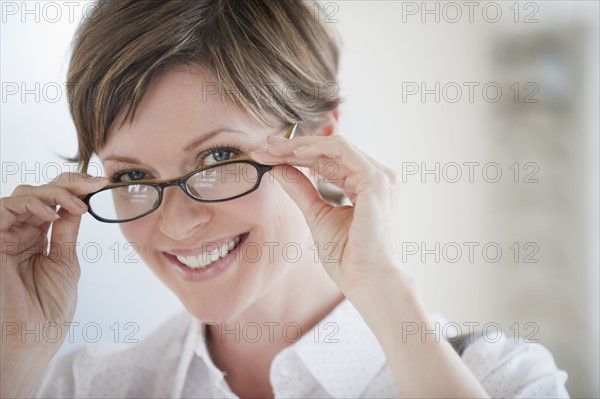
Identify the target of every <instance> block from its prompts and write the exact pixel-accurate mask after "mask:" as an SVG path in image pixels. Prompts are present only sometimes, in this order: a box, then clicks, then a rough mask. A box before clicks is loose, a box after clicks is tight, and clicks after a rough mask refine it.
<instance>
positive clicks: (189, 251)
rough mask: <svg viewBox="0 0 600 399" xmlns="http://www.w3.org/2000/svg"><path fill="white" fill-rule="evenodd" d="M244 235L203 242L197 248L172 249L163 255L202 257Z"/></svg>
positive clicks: (239, 234)
mask: <svg viewBox="0 0 600 399" xmlns="http://www.w3.org/2000/svg"><path fill="white" fill-rule="evenodd" d="M244 234H248V233H238V234H234V235H232V236H229V237H225V238H220V239H218V240H214V241H206V242H203V243H202V245H199V246H197V247H193V248H184V249H173V250H169V251H165V253H166V254H169V255H173V256H202V255H204V254H205V253H207V252H213V251H214V250H215V249H218V248H220V247H221V246H222V245H223V244H227V243H229V241H231V240H233V239H234V238H235V237H238V236H243V235H244Z"/></svg>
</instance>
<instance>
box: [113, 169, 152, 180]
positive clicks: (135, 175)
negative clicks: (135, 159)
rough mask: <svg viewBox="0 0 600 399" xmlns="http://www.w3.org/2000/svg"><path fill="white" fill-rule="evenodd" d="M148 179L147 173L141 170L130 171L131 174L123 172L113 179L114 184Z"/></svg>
mask: <svg viewBox="0 0 600 399" xmlns="http://www.w3.org/2000/svg"><path fill="white" fill-rule="evenodd" d="M145 177H146V172H142V171H140V170H130V171H129V172H121V173H117V174H115V176H114V177H113V181H114V182H127V181H136V180H143V179H144V178H145Z"/></svg>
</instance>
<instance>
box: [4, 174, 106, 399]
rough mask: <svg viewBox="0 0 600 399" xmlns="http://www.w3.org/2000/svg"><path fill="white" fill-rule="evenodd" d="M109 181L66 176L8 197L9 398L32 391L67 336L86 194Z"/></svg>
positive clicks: (6, 327) (6, 379)
mask: <svg viewBox="0 0 600 399" xmlns="http://www.w3.org/2000/svg"><path fill="white" fill-rule="evenodd" d="M106 184H108V179H107V178H92V177H90V176H84V175H82V174H76V173H65V174H62V175H61V176H60V177H59V178H58V179H57V180H56V181H54V182H52V183H49V184H45V185H43V186H35V187H34V186H27V185H22V186H18V187H17V188H16V189H15V191H14V192H13V193H12V195H11V196H10V197H6V198H2V199H0V243H1V247H0V256H1V268H0V273H1V279H0V299H1V311H0V321H1V323H2V324H1V325H2V351H1V354H0V369H1V373H2V391H1V394H0V396H1V397H3V398H4V397H26V396H28V395H29V394H30V393H31V391H32V390H33V389H34V388H35V386H36V384H37V381H38V379H39V377H40V376H41V375H42V373H43V371H44V370H45V368H46V366H47V365H48V363H49V362H50V360H51V359H52V357H53V356H54V354H55V353H56V352H57V351H58V349H59V348H60V346H61V345H62V343H63V342H64V339H65V338H66V335H67V332H68V330H69V323H70V322H71V321H72V320H73V317H74V314H75V309H76V306H77V282H78V281H79V275H80V269H79V262H78V259H77V255H76V246H77V234H78V232H79V224H80V221H81V215H82V214H84V213H86V212H87V206H86V205H85V204H84V203H83V201H81V200H80V199H79V198H78V196H82V195H85V194H88V193H91V192H94V191H96V190H99V189H100V188H102V187H104V186H105V185H106ZM57 206H58V207H59V209H58V211H57V210H56V209H57ZM50 226H52V233H51V235H50V240H49V241H48V230H49V229H50Z"/></svg>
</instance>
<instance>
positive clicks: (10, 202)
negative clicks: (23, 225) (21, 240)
mask: <svg viewBox="0 0 600 399" xmlns="http://www.w3.org/2000/svg"><path fill="white" fill-rule="evenodd" d="M0 215H1V216H2V220H1V221H0V229H2V230H8V229H9V228H10V227H11V226H12V225H13V224H14V223H16V222H27V221H29V222H30V225H33V226H34V227H37V226H39V225H41V224H42V223H44V222H53V221H55V220H57V219H58V218H59V215H58V214H57V213H56V211H55V210H54V209H53V208H51V207H50V206H48V205H46V204H45V203H44V202H43V201H42V200H41V199H40V198H37V197H34V196H24V197H7V198H2V199H1V200H0ZM33 217H35V218H33Z"/></svg>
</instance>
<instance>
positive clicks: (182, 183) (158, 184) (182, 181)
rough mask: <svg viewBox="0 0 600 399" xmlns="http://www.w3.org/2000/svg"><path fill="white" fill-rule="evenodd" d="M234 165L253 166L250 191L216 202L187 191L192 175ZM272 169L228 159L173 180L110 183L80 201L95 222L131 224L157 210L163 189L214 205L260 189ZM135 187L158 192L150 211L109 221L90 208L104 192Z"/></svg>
mask: <svg viewBox="0 0 600 399" xmlns="http://www.w3.org/2000/svg"><path fill="white" fill-rule="evenodd" d="M234 163H245V164H249V165H251V166H253V167H254V168H255V169H256V171H257V173H258V176H257V179H256V184H255V185H254V187H252V188H251V189H250V190H247V191H245V192H243V193H241V194H238V195H235V196H233V197H227V198H224V199H218V200H207V199H201V198H197V197H195V196H194V195H193V194H192V193H190V192H189V190H188V189H187V185H186V183H187V181H188V180H189V179H190V178H191V177H192V176H194V175H196V174H198V173H201V172H204V171H206V170H210V169H214V168H218V167H221V166H223V165H228V164H234ZM271 169H272V167H271V166H269V165H263V164H260V163H258V162H256V161H254V160H252V159H250V158H235V159H228V160H226V161H222V162H218V163H214V164H211V165H208V166H204V167H202V168H199V169H196V170H193V171H191V172H189V173H187V174H185V175H183V176H180V177H175V178H173V179H166V180H136V181H132V182H119V183H111V184H109V185H107V186H106V187H104V188H102V189H100V190H98V191H95V192H93V193H90V194H88V195H86V196H85V197H84V198H83V199H82V200H83V202H84V203H85V204H86V205H87V206H88V213H89V214H90V215H92V216H93V217H94V218H95V219H96V220H99V221H101V222H104V223H127V222H131V221H133V220H137V219H139V218H142V217H144V216H147V215H149V214H151V213H152V212H154V211H155V210H157V209H158V208H159V207H160V205H161V204H162V202H163V192H164V189H165V188H167V187H172V186H179V188H181V189H182V190H183V192H184V193H186V195H187V196H188V197H190V198H191V199H193V200H194V201H197V202H207V203H214V202H225V201H230V200H233V199H236V198H240V197H243V196H245V195H248V194H250V193H251V192H253V191H256V190H257V189H258V187H260V183H261V181H262V177H263V176H264V175H265V173H267V172H268V171H270V170H271ZM137 185H145V186H150V187H153V188H155V189H156V191H158V201H156V205H155V206H153V207H152V208H151V209H150V210H148V211H147V212H145V213H143V214H141V215H139V216H136V217H134V218H129V219H119V220H111V219H105V218H103V217H101V216H99V215H98V214H96V213H95V212H94V210H93V208H92V207H91V206H90V199H91V198H92V197H93V196H94V195H96V194H98V193H100V192H102V191H106V190H112V189H114V188H116V187H125V186H137Z"/></svg>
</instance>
